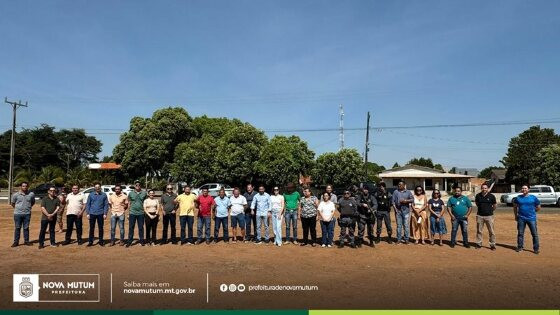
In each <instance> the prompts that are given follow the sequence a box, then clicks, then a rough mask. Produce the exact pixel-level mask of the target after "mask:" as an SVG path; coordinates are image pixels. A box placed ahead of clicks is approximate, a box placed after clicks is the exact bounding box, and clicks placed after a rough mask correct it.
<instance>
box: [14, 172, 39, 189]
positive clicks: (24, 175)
mask: <svg viewBox="0 0 560 315" xmlns="http://www.w3.org/2000/svg"><path fill="white" fill-rule="evenodd" d="M34 180H35V176H33V172H31V170H29V169H22V170H19V171H18V172H17V173H16V177H15V178H14V185H15V186H19V185H21V183H23V182H28V183H32V182H33V181H34Z"/></svg>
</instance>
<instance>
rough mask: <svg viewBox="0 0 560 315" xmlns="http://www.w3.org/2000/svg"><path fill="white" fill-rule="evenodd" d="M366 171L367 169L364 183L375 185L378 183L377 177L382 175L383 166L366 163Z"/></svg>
mask: <svg viewBox="0 0 560 315" xmlns="http://www.w3.org/2000/svg"><path fill="white" fill-rule="evenodd" d="M366 169H367V176H368V177H367V178H366V181H367V182H372V183H377V182H379V181H380V179H379V177H378V176H377V175H379V174H380V173H382V172H383V171H384V170H385V166H383V165H379V164H377V163H374V162H368V163H367V164H366Z"/></svg>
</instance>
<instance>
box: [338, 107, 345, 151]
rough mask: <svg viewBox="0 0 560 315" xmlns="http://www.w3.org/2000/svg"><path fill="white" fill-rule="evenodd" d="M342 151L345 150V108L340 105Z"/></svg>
mask: <svg viewBox="0 0 560 315" xmlns="http://www.w3.org/2000/svg"><path fill="white" fill-rule="evenodd" d="M339 114H340V150H342V149H344V108H343V107H342V104H340V108H339Z"/></svg>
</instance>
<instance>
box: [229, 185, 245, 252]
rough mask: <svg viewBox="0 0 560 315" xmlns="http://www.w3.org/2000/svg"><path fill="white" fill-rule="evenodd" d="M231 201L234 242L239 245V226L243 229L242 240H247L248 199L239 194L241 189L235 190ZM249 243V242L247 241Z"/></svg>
mask: <svg viewBox="0 0 560 315" xmlns="http://www.w3.org/2000/svg"><path fill="white" fill-rule="evenodd" d="M229 199H230V201H231V213H230V215H231V228H232V232H233V242H232V243H234V244H235V243H237V225H239V228H240V229H241V239H242V240H244V239H245V209H247V199H246V198H245V197H244V196H242V195H241V194H240V192H239V188H237V187H236V188H234V189H233V195H232V196H231V197H230V198H229ZM246 242H247V241H246Z"/></svg>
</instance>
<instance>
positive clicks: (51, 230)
mask: <svg viewBox="0 0 560 315" xmlns="http://www.w3.org/2000/svg"><path fill="white" fill-rule="evenodd" d="M102 217H103V216H102ZM47 226H48V227H49V238H50V241H51V245H55V244H56V241H55V231H54V229H55V226H56V219H55V218H53V219H52V220H50V221H49V220H41V230H40V232H39V245H40V246H43V245H45V234H46V233H47Z"/></svg>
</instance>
